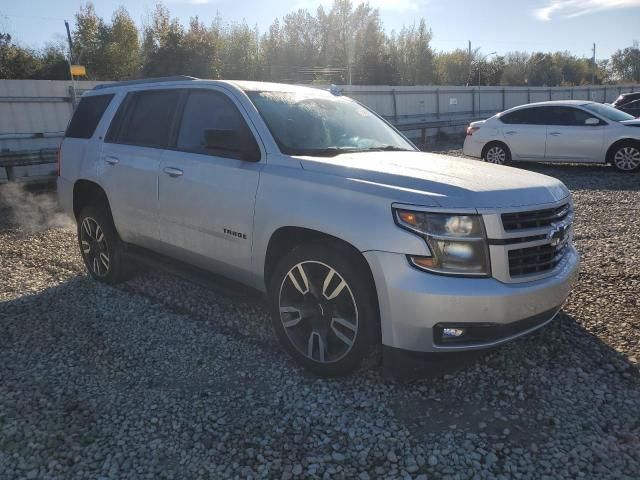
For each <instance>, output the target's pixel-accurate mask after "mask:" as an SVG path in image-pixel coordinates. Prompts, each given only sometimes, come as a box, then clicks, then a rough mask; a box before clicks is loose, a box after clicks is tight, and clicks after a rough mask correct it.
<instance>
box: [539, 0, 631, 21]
mask: <svg viewBox="0 0 640 480" xmlns="http://www.w3.org/2000/svg"><path fill="white" fill-rule="evenodd" d="M633 7H640V0H548V1H547V4H546V5H545V6H544V7H540V8H537V9H536V10H534V11H533V14H534V15H535V16H536V17H537V18H538V19H539V20H542V21H545V22H548V21H549V20H551V18H553V17H564V18H573V17H579V16H581V15H587V14H589V13H594V12H600V11H603V10H613V9H618V8H633Z"/></svg>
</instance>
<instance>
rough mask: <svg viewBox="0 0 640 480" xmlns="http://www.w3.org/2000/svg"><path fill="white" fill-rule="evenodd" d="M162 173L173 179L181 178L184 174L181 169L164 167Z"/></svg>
mask: <svg viewBox="0 0 640 480" xmlns="http://www.w3.org/2000/svg"><path fill="white" fill-rule="evenodd" d="M162 171H163V172H164V173H166V174H167V175H169V176H170V177H173V178H176V177H180V176H182V174H183V173H184V172H183V171H182V170H180V169H179V168H174V167H164V169H163V170H162Z"/></svg>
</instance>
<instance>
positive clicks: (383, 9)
mask: <svg viewBox="0 0 640 480" xmlns="http://www.w3.org/2000/svg"><path fill="white" fill-rule="evenodd" d="M82 3H84V2H81V1H78V0H49V1H46V0H31V1H29V0H22V1H13V2H11V3H10V2H9V1H8V0H5V1H4V2H3V5H2V6H0V31H4V32H8V33H10V34H11V35H12V36H13V37H14V39H15V40H16V41H17V42H18V43H20V44H22V45H25V46H30V47H40V46H43V45H44V44H45V43H46V42H49V41H59V40H62V39H64V37H63V34H64V24H63V20H65V19H67V20H69V21H73V15H74V13H75V12H76V11H77V10H78V8H79V7H80V5H81V4H82ZM123 3H126V6H127V9H128V10H129V12H130V13H131V15H132V17H133V18H134V20H135V21H136V22H138V23H142V22H143V21H144V20H145V18H148V15H149V12H151V11H152V9H153V6H154V5H155V3H156V0H129V1H128V2H125V1H123V0H95V1H94V4H95V6H96V10H97V11H98V14H100V15H101V16H103V17H104V18H110V17H111V14H112V12H113V10H114V9H115V8H117V7H118V6H119V5H121V4H123ZM164 3H165V5H167V6H168V7H169V10H170V11H171V13H172V15H174V16H177V17H179V18H180V19H181V20H182V22H183V24H186V23H187V21H188V19H189V17H191V16H194V15H198V16H199V17H200V18H201V19H202V20H203V21H204V22H205V23H209V22H210V21H211V20H212V19H213V18H214V16H215V15H216V12H218V11H219V12H220V14H221V15H222V16H223V17H224V18H226V19H229V20H235V21H241V20H243V19H246V21H247V22H248V23H249V24H250V25H252V26H253V25H256V24H257V25H258V28H259V29H260V31H261V32H264V31H265V30H266V29H267V27H268V26H269V24H270V23H271V22H272V21H273V19H274V18H275V17H281V16H282V15H284V14H286V13H288V12H290V11H292V10H294V9H297V8H301V7H304V8H308V9H310V10H314V9H315V8H316V7H317V6H318V5H319V4H323V5H325V6H327V7H328V6H330V5H331V3H332V0H165V1H164ZM354 3H358V1H357V0H354ZM369 3H370V4H371V5H372V6H374V7H377V8H379V9H380V13H381V17H382V20H383V23H384V26H385V28H386V29H387V30H388V31H390V30H392V29H396V30H397V29H400V28H401V26H402V25H403V24H412V23H414V22H417V21H419V19H420V18H421V17H424V18H425V19H426V21H427V24H428V25H429V26H430V28H431V29H432V30H433V35H434V38H433V46H434V48H435V49H437V50H452V49H454V48H466V47H467V40H471V41H472V44H473V47H474V48H475V47H481V49H482V51H483V52H484V53H489V52H492V51H497V52H498V53H502V52H505V51H509V50H525V51H533V50H537V51H538V50H539V51H556V50H569V51H570V52H572V53H574V54H576V55H578V56H587V57H588V56H590V55H591V46H592V44H593V42H596V44H597V52H596V54H597V57H598V58H605V57H608V56H610V55H611V53H613V52H614V51H615V50H616V49H618V48H624V47H627V46H630V45H631V44H632V42H633V41H634V40H640V0H529V1H525V0H448V1H443V0H370V1H369Z"/></svg>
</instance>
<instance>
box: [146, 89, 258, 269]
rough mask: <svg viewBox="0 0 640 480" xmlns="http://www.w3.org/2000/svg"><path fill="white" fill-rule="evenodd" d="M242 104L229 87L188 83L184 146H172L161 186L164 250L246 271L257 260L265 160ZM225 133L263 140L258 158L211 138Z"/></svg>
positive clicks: (180, 134) (248, 141) (200, 262)
mask: <svg viewBox="0 0 640 480" xmlns="http://www.w3.org/2000/svg"><path fill="white" fill-rule="evenodd" d="M238 107H239V105H238V104H236V103H235V102H234V100H232V99H231V98H230V97H229V96H227V94H226V93H224V92H222V91H216V90H211V89H191V90H189V91H188V96H187V98H186V101H185V104H184V110H183V113H182V121H181V123H180V127H179V132H178V136H177V140H176V146H175V149H173V150H169V151H167V152H165V155H164V157H163V159H162V164H161V166H160V176H159V180H158V188H159V211H160V225H161V228H160V238H161V240H162V242H163V247H162V248H163V250H164V252H165V253H167V254H170V255H171V256H174V257H177V258H181V259H182V260H185V261H188V262H191V263H194V264H196V265H198V266H203V267H209V268H213V269H215V270H217V271H219V272H220V273H223V274H225V275H228V276H230V277H232V278H240V279H241V275H242V273H241V272H242V271H245V272H246V271H249V269H250V264H251V244H252V233H253V214H254V207H255V199H256V193H257V190H258V182H259V180H260V172H261V170H262V167H263V163H262V162H261V161H259V150H257V149H258V146H257V143H256V142H255V137H254V136H253V133H252V132H251V130H250V129H249V127H248V125H247V123H246V121H245V119H244V118H243V116H242V114H241V113H240V111H239V108H238ZM240 108H241V107H240ZM211 132H213V134H212V133H211ZM229 132H231V133H229ZM207 133H208V136H207ZM221 133H222V134H225V135H234V136H235V137H234V138H242V139H244V140H243V143H244V145H245V146H246V145H248V144H251V145H252V147H255V149H256V150H257V152H256V153H257V155H258V158H252V159H251V160H248V159H247V158H246V157H245V156H244V155H243V153H242V152H239V151H237V150H234V146H232V145H229V148H228V149H227V148H226V146H225V145H220V144H219V143H218V144H217V145H211V144H208V143H207V142H208V140H207V138H209V139H210V138H218V139H219V138H220V134H221ZM218 142H219V140H218Z"/></svg>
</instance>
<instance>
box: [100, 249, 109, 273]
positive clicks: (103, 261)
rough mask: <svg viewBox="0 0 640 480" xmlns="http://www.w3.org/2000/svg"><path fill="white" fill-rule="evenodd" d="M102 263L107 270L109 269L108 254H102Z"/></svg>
mask: <svg viewBox="0 0 640 480" xmlns="http://www.w3.org/2000/svg"><path fill="white" fill-rule="evenodd" d="M100 261H101V262H102V265H104V268H105V269H107V270H108V269H109V257H107V254H106V253H104V252H100Z"/></svg>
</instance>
